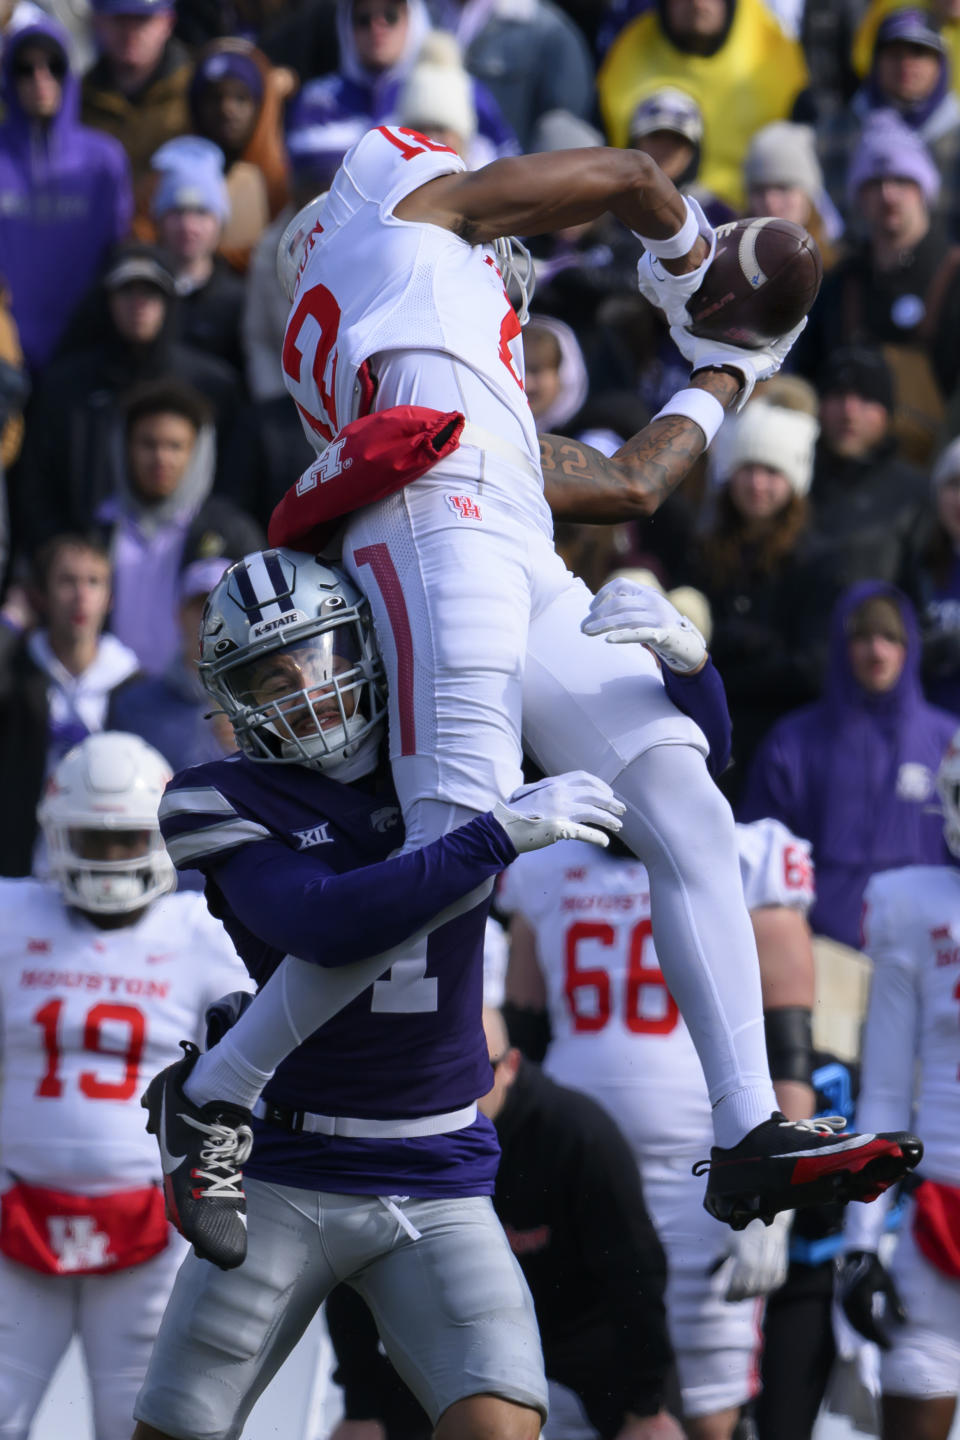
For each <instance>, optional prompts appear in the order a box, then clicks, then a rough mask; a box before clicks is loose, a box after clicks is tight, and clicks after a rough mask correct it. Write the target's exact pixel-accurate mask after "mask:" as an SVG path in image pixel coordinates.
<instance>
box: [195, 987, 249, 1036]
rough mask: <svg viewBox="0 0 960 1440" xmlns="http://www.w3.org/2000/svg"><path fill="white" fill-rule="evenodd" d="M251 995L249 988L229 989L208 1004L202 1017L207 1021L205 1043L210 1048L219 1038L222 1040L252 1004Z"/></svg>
mask: <svg viewBox="0 0 960 1440" xmlns="http://www.w3.org/2000/svg"><path fill="white" fill-rule="evenodd" d="M252 1003H253V996H252V995H251V994H250V991H249V990H231V991H230V994H229V995H221V996H220V999H219V1000H214V1002H213V1004H212V1005H208V1006H207V1009H206V1013H205V1015H204V1019H205V1020H206V1022H207V1034H206V1045H207V1049H208V1050H211V1049H212V1048H213V1046H214V1045H216V1044H217V1042H218V1041H219V1040H222V1039H223V1037H224V1035H226V1033H227V1031H228V1030H230V1029H231V1028H232V1027H233V1026H234V1025H236V1023H237V1021H238V1020H239V1019H240V1016H241V1015H242V1014H243V1012H244V1010H246V1008H247V1006H248V1005H252Z"/></svg>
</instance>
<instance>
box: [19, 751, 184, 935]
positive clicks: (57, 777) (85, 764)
mask: <svg viewBox="0 0 960 1440" xmlns="http://www.w3.org/2000/svg"><path fill="white" fill-rule="evenodd" d="M169 779H170V768H169V766H168V765H167V762H166V761H165V760H164V758H163V756H162V755H159V754H158V753H157V751H156V750H154V749H153V747H152V745H148V744H147V743H146V741H145V740H141V739H140V736H139V735H126V734H124V733H123V732H122V731H118V730H105V731H103V732H102V733H100V734H97V735H88V736H87V738H86V739H85V740H83V741H81V743H80V744H79V745H75V746H74V747H73V749H72V750H70V751H68V752H67V754H66V755H64V757H63V759H62V760H61V761H60V763H59V765H58V766H57V767H56V769H55V770H54V772H53V774H52V775H51V776H50V779H49V780H48V781H47V787H46V790H45V791H44V795H43V798H42V799H41V801H40V804H39V805H38V806H37V819H38V820H39V822H40V828H41V830H42V831H43V836H44V839H45V840H46V843H47V850H48V854H49V862H50V874H51V877H52V878H53V879H54V880H55V881H56V882H57V884H58V885H59V887H60V891H61V893H62V895H63V898H64V900H65V901H66V902H67V904H68V905H74V906H76V908H77V909H78V910H86V911H88V912H90V913H91V914H97V915H123V914H127V913H130V912H132V911H134V910H142V909H143V908H144V906H146V905H149V904H150V902H151V901H152V900H156V898H157V897H158V896H159V895H163V894H165V893H166V892H167V891H168V890H173V889H174V888H175V886H176V871H175V869H174V867H173V863H172V861H171V859H170V857H169V855H168V854H167V852H166V850H165V849H164V845H163V840H162V838H161V835H160V824H159V821H158V820H157V811H158V809H159V806H160V799H161V796H162V795H163V792H164V788H165V786H166V784H167V781H168V780H169ZM111 841H112V842H113V843H114V845H116V844H120V845H121V847H122V848H123V849H124V850H125V851H126V852H127V853H126V854H125V855H123V856H122V857H118V856H116V855H111V854H110V853H109V851H110V849H111Z"/></svg>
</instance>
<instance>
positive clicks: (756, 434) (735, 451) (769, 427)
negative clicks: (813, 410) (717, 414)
mask: <svg viewBox="0 0 960 1440" xmlns="http://www.w3.org/2000/svg"><path fill="white" fill-rule="evenodd" d="M819 433H820V426H819V424H818V423H817V421H816V419H815V418H814V416H813V415H808V414H806V412H805V411H803V410H786V409H784V408H783V407H782V406H780V405H769V404H768V403H767V402H766V401H765V400H755V401H754V402H753V403H752V404H751V405H748V406H747V407H746V409H745V410H744V411H743V412H742V414H740V415H737V416H732V417H731V418H730V419H729V420H728V421H727V423H726V424H725V425H724V427H723V432H722V435H723V439H722V443H721V446H720V456H719V457H718V459H719V460H720V463H721V465H722V469H721V470H720V472H719V474H720V478H721V479H722V480H723V481H726V480H728V479H729V478H730V476H731V475H732V474H733V472H734V470H738V469H739V468H740V466H741V465H765V466H767V468H768V469H770V470H779V471H780V473H781V475H785V476H786V477H787V479H788V480H789V482H790V488H791V490H792V491H793V493H794V494H795V495H806V493H807V491H808V490H809V489H810V482H811V480H812V479H813V452H814V448H815V446H816V443H817V436H818V435H819Z"/></svg>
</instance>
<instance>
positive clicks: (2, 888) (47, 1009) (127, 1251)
mask: <svg viewBox="0 0 960 1440" xmlns="http://www.w3.org/2000/svg"><path fill="white" fill-rule="evenodd" d="M168 778H169V770H168V768H167V765H166V762H165V761H164V760H163V759H162V757H161V756H160V755H158V754H157V752H156V751H155V750H153V749H151V747H150V746H149V745H147V744H145V743H144V741H142V740H141V739H139V737H138V736H135V735H125V734H120V733H118V732H111V731H107V732H103V733H100V734H96V735H92V736H89V737H88V738H87V739H86V740H85V741H84V742H83V743H82V744H81V745H78V746H76V747H75V748H74V749H73V750H71V751H70V752H69V753H68V754H67V755H66V756H65V757H64V758H63V760H62V761H61V762H60V764H59V765H58V767H57V769H56V771H55V772H54V775H53V778H52V781H51V783H50V784H49V788H48V790H47V793H46V796H45V797H44V799H43V801H42V802H41V805H40V810H39V819H40V823H41V826H42V829H43V834H44V838H45V840H46V842H47V845H48V847H49V853H50V863H51V867H52V879H51V880H50V881H38V880H3V881H0V913H2V915H3V927H2V934H0V1060H2V1094H0V1192H2V1194H0V1435H3V1436H4V1440H25V1437H26V1436H27V1434H28V1433H29V1430H30V1426H31V1423H32V1421H33V1417H34V1414H35V1412H36V1410H37V1407H38V1405H39V1404H40V1401H41V1399H42V1398H43V1394H44V1392H45V1390H46V1388H47V1386H48V1384H49V1382H50V1379H51V1377H52V1375H53V1372H54V1370H55V1369H56V1367H57V1364H58V1363H59V1361H60V1358H61V1356H62V1355H63V1353H64V1351H65V1350H66V1348H67V1345H68V1344H69V1342H70V1339H71V1336H72V1335H74V1334H75V1333H76V1334H78V1335H79V1337H80V1342H81V1344H82V1346H83V1351H84V1356H85V1359H86V1366H87V1371H88V1374H89V1379H90V1386H91V1389H92V1393H93V1410H94V1417H93V1418H94V1428H95V1431H96V1434H97V1437H98V1440H127V1437H128V1436H129V1434H130V1430H131V1426H132V1423H133V1421H132V1416H133V1402H134V1399H135V1398H136V1394H137V1391H138V1389H139V1388H140V1384H141V1382H142V1380H143V1376H144V1374H145V1372H146V1368H147V1361H148V1359H149V1356H150V1350H151V1347H152V1345H153V1341H154V1337H155V1335H156V1332H157V1329H158V1328H159V1325H160V1318H161V1316H162V1314H163V1307H164V1305H165V1304H166V1300H167V1295H168V1293H169V1291H170V1287H171V1286H172V1284H173V1280H174V1276H175V1274H176V1271H177V1267H178V1266H179V1264H180V1262H181V1260H182V1259H183V1256H184V1253H185V1249H186V1247H185V1246H184V1244H183V1242H182V1241H181V1239H180V1237H179V1236H178V1235H177V1234H176V1232H175V1231H174V1230H173V1228H172V1227H171V1226H169V1225H168V1224H167V1221H166V1218H165V1215H164V1203H163V1194H162V1191H161V1190H160V1188H159V1181H160V1167H159V1164H158V1157H157V1152H156V1147H155V1145H154V1143H153V1141H152V1139H151V1138H150V1136H148V1135H147V1134H146V1133H145V1131H144V1128H143V1111H142V1110H141V1108H140V1103H139V1101H140V1091H141V1089H142V1086H143V1080H144V1078H145V1077H146V1076H149V1075H151V1074H153V1073H154V1071H155V1070H156V1069H157V1067H158V1066H161V1065H164V1064H166V1063H168V1062H169V1061H170V1060H171V1058H173V1057H174V1056H175V1055H177V1054H178V1053H179V1052H178V1042H179V1040H180V1037H181V1036H182V1035H184V1034H189V1035H194V1036H196V1037H197V1038H199V1035H200V1034H202V1027H203V1014H204V1010H205V1008H206V1006H207V1005H208V1004H209V1003H210V1002H211V1001H212V1000H214V999H216V998H217V997H219V996H220V995H222V994H223V993H224V991H226V990H235V989H237V988H241V987H242V988H244V989H249V988H250V981H249V978H248V976H247V974H246V971H245V970H244V968H243V966H242V965H241V963H240V961H239V959H238V958H237V956H236V954H235V952H234V950H233V946H232V945H231V944H230V942H229V940H228V939H227V936H226V934H225V932H224V931H223V928H222V926H220V925H219V923H218V922H217V921H215V920H213V919H212V917H211V916H210V914H209V913H208V911H207V909H206V905H205V904H204V901H203V898H202V897H201V896H200V895H197V894H195V893H184V894H181V895H168V894H167V893H166V892H167V891H168V890H170V889H172V887H173V885H174V870H173V866H172V864H171V863H170V860H169V859H168V857H167V854H166V852H165V850H164V848H163V843H162V841H161V839H160V829H159V825H158V823H157V808H158V806H159V804H160V797H161V795H162V793H163V787H164V785H165V784H166V782H167V779H168Z"/></svg>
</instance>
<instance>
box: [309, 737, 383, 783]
mask: <svg viewBox="0 0 960 1440" xmlns="http://www.w3.org/2000/svg"><path fill="white" fill-rule="evenodd" d="M382 738H383V726H382V725H377V726H376V727H375V728H374V729H373V730H371V731H370V734H369V735H365V736H364V738H363V739H362V740H361V741H360V744H359V745H358V746H357V747H356V749H355V750H353V749H351V750H350V753H349V754H347V755H344V756H343V758H342V759H340V760H334V761H333V763H332V764H331V765H324V767H323V773H324V775H329V777H330V779H331V780H338V781H339V782H340V784H341V785H349V784H350V783H351V781H353V780H360V779H361V778H362V777H363V776H364V775H369V774H371V773H372V772H373V771H374V770H376V768H377V761H378V759H379V757H380V741H381V739H382Z"/></svg>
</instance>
